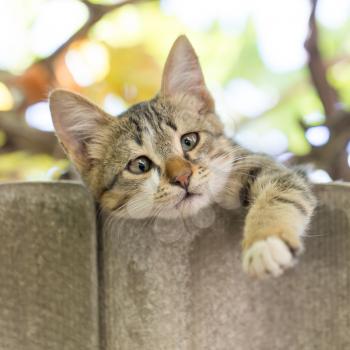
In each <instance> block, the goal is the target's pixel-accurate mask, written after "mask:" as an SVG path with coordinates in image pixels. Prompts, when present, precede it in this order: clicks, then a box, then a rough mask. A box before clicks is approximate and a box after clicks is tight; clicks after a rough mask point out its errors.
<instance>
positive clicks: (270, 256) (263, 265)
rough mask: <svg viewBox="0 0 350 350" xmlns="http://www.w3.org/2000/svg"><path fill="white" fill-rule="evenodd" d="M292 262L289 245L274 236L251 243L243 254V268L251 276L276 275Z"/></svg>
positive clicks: (293, 260)
mask: <svg viewBox="0 0 350 350" xmlns="http://www.w3.org/2000/svg"><path fill="white" fill-rule="evenodd" d="M294 264H295V259H294V254H293V253H292V251H291V249H290V248H289V246H288V245H287V244H286V243H285V242H284V241H283V240H281V239H280V238H278V237H275V236H271V237H268V238H267V239H265V240H260V241H257V242H255V243H253V244H252V245H251V246H250V247H249V248H248V249H247V250H246V251H245V252H244V254H243V269H244V271H245V272H246V273H247V274H248V275H250V276H252V277H258V278H262V277H266V276H268V275H272V276H275V277H277V276H279V275H281V274H282V273H283V271H284V270H285V269H287V268H289V267H292V266H293V265H294Z"/></svg>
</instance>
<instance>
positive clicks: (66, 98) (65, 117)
mask: <svg viewBox="0 0 350 350" xmlns="http://www.w3.org/2000/svg"><path fill="white" fill-rule="evenodd" d="M49 104H50V110H51V115H52V121H53V124H54V127H55V130H56V134H57V137H58V139H59V140H60V142H61V143H62V145H63V148H64V149H65V151H66V153H67V154H68V156H69V157H70V159H71V160H72V161H73V162H74V164H75V165H76V166H77V168H78V170H80V171H84V169H86V168H87V167H88V166H89V154H88V152H87V144H88V143H89V142H90V141H91V140H92V139H93V137H94V135H96V133H97V132H98V131H99V130H100V129H101V128H103V126H105V125H107V124H108V123H109V122H110V121H111V120H112V118H111V117H109V116H108V115H107V114H106V113H105V112H103V111H102V110H101V109H100V108H99V107H97V106H96V105H95V104H93V103H92V102H90V101H88V100H87V99H85V98H83V97H82V96H80V95H77V94H75V93H73V92H69V91H66V90H61V89H58V90H55V91H53V92H52V93H51V94H50V97H49Z"/></svg>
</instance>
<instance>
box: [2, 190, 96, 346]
mask: <svg viewBox="0 0 350 350" xmlns="http://www.w3.org/2000/svg"><path fill="white" fill-rule="evenodd" d="M96 281H97V278H96V233H95V217H94V208H93V204H92V201H91V199H90V197H89V195H88V194H87V193H86V191H85V189H84V188H83V187H81V186H80V185H76V184H64V183H56V184H39V183H32V184H31V183H20V184H2V185H0V349H1V350H80V349H81V350H96V349H97V348H98V322H97V316H98V315H97V283H96Z"/></svg>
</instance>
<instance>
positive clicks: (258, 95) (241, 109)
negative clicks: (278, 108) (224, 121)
mask: <svg viewBox="0 0 350 350" xmlns="http://www.w3.org/2000/svg"><path fill="white" fill-rule="evenodd" d="M277 100H278V99H277V97H276V96H272V95H271V94H270V95H269V94H268V93H267V92H264V91H262V90H261V89H259V88H257V87H256V86H255V85H254V84H253V83H251V82H250V81H249V80H245V79H234V80H231V81H230V82H229V84H228V85H227V87H226V89H225V101H226V103H227V104H228V108H229V109H230V110H232V111H234V112H237V113H240V114H241V115H244V116H246V117H250V118H256V117H258V116H260V115H261V114H263V113H264V112H265V111H266V110H267V109H269V108H271V107H273V106H274V105H275V104H276V102H277Z"/></svg>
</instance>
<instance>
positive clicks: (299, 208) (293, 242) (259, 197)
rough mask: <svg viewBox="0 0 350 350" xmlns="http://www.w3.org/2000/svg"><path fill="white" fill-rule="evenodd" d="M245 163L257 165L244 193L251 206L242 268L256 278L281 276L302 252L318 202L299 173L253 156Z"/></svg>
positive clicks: (245, 186)
mask: <svg viewBox="0 0 350 350" xmlns="http://www.w3.org/2000/svg"><path fill="white" fill-rule="evenodd" d="M246 162H247V163H248V164H255V165H254V167H250V170H248V172H249V175H248V176H247V177H246V178H245V183H244V186H243V187H242V190H241V200H242V203H243V204H244V205H246V206H248V207H249V212H248V214H247V217H246V222H245V228H244V237H243V268H244V270H245V271H246V272H247V273H248V274H249V275H251V276H253V277H264V276H267V275H273V276H278V275H280V274H281V273H282V272H283V271H284V270H285V269H286V268H289V267H291V266H293V264H294V262H295V255H296V254H298V253H300V252H301V251H302V240H301V238H302V235H303V233H304V231H305V229H306V227H307V225H308V223H309V221H310V217H311V215H312V213H313V209H314V207H315V203H316V202H315V199H314V197H313V195H312V193H311V190H310V188H309V186H308V184H307V182H306V181H305V179H304V178H303V177H302V176H301V175H299V174H298V173H297V172H293V171H292V170H290V169H287V168H285V167H283V166H281V165H278V164H276V163H274V162H273V161H272V160H270V159H268V158H265V157H261V156H254V155H251V156H249V157H248V158H246ZM249 162H250V163H249ZM256 164H260V166H259V165H256Z"/></svg>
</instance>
